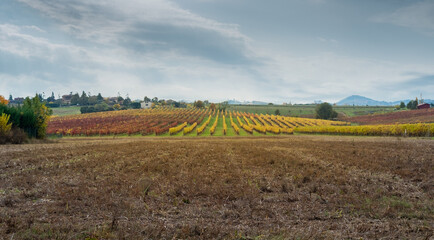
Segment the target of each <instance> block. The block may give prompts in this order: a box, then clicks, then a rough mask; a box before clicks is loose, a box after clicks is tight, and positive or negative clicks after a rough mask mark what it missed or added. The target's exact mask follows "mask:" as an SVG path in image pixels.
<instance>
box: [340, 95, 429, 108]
mask: <svg viewBox="0 0 434 240" xmlns="http://www.w3.org/2000/svg"><path fill="white" fill-rule="evenodd" d="M401 102H404V103H405V104H407V103H408V102H410V99H406V100H399V101H394V102H386V101H377V100H374V99H371V98H367V97H364V96H360V95H352V96H349V97H346V98H344V99H342V100H340V101H339V102H337V103H336V105H339V106H342V105H350V106H352V105H354V106H394V105H399V104H400V103H401ZM424 102H426V103H430V104H434V100H431V99H424Z"/></svg>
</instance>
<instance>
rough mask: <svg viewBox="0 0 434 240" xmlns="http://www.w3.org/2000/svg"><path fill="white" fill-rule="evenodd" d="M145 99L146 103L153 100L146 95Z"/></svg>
mask: <svg viewBox="0 0 434 240" xmlns="http://www.w3.org/2000/svg"><path fill="white" fill-rule="evenodd" d="M143 100H144V101H145V103H148V102H150V101H151V99H150V98H148V97H147V96H145V98H144V99H143Z"/></svg>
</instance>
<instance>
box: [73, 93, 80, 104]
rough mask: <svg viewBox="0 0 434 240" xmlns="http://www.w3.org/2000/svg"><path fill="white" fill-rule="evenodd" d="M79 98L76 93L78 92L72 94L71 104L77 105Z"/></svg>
mask: <svg viewBox="0 0 434 240" xmlns="http://www.w3.org/2000/svg"><path fill="white" fill-rule="evenodd" d="M79 100H80V95H78V93H76V94H74V95H72V97H71V105H77V104H78V101H79Z"/></svg>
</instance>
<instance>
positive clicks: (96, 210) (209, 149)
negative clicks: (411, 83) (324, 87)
mask: <svg viewBox="0 0 434 240" xmlns="http://www.w3.org/2000/svg"><path fill="white" fill-rule="evenodd" d="M433 149H434V141H432V140H424V139H401V138H376V137H372V138H360V137H359V138H357V137H338V136H331V137H330V136H282V137H256V138H248V137H246V138H244V137H238V138H228V137H226V138H224V137H214V138H202V137H195V138H188V137H187V138H165V137H148V138H119V139H111V138H104V139H97V138H92V139H86V138H80V139H64V140H59V141H58V142H53V143H46V144H27V145H6V146H0V236H2V237H3V238H4V239H85V238H97V239H122V238H124V239H149V238H151V239H161V238H164V239H172V238H175V239H179V238H180V239H187V238H188V239H210V238H226V239H233V238H247V239H248V238H258V239H270V238H272V239H273V238H275V239H286V238H290V239H292V238H297V239H336V238H338V239H348V238H357V239H359V238H364V239H379V238H403V239H405V238H406V239H430V238H432V237H433V231H434V228H433V225H434V202H433V199H434V187H433V185H434V182H433V181H434V180H433V176H434V170H433V169H434V159H433V157H434V150H433Z"/></svg>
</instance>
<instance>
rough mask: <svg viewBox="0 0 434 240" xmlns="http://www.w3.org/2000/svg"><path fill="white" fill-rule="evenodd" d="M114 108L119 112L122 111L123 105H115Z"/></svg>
mask: <svg viewBox="0 0 434 240" xmlns="http://www.w3.org/2000/svg"><path fill="white" fill-rule="evenodd" d="M113 108H114V109H116V110H119V109H121V105H119V103H116V104H115V105H113Z"/></svg>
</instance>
